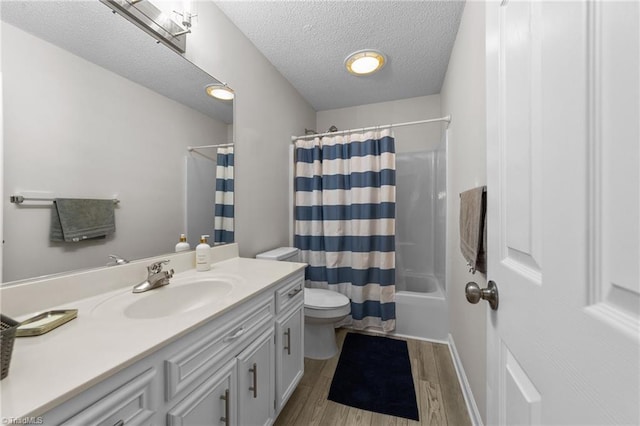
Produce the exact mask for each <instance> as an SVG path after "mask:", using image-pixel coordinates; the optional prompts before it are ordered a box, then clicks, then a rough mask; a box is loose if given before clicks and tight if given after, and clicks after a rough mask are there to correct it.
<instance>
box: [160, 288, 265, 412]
mask: <svg viewBox="0 0 640 426" xmlns="http://www.w3.org/2000/svg"><path fill="white" fill-rule="evenodd" d="M272 319H273V303H272V301H271V299H267V300H264V301H263V302H262V303H260V304H259V305H257V306H256V307H254V308H253V309H250V310H248V311H246V312H239V313H238V314H237V315H234V316H231V317H229V316H223V317H221V318H220V320H218V321H215V323H214V324H212V325H209V326H205V328H206V330H205V331H206V332H207V333H205V334H204V335H203V336H204V337H202V338H201V339H197V340H195V341H193V342H192V343H191V345H190V346H189V347H187V348H183V349H182V350H181V351H180V352H179V353H177V354H176V355H175V356H173V357H171V358H168V359H167V360H166V361H165V372H166V375H167V383H166V398H167V401H169V400H171V398H173V397H175V396H176V395H177V394H178V393H179V392H181V391H182V390H183V389H184V388H186V387H187V386H189V385H190V384H191V383H193V382H194V381H196V380H198V379H202V378H204V377H206V376H208V375H209V372H211V371H213V370H215V369H216V366H217V364H218V363H219V362H222V361H225V360H226V359H225V357H229V356H230V355H229V352H230V350H231V349H232V347H235V346H236V344H237V343H238V342H241V341H243V340H244V336H248V335H250V334H251V333H253V332H254V331H256V330H258V329H259V328H260V327H261V326H263V325H264V324H269V323H271V321H272Z"/></svg>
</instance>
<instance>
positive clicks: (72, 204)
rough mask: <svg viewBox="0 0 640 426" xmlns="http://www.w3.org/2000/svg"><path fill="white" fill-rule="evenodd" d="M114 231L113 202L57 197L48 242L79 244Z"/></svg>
mask: <svg viewBox="0 0 640 426" xmlns="http://www.w3.org/2000/svg"><path fill="white" fill-rule="evenodd" d="M114 232H116V221H115V212H114V204H113V200H89V199H78V198H56V199H55V200H54V201H53V206H52V207H51V229H50V232H49V240H51V241H64V242H79V241H83V240H89V239H96V238H104V237H106V236H107V235H110V234H113V233H114Z"/></svg>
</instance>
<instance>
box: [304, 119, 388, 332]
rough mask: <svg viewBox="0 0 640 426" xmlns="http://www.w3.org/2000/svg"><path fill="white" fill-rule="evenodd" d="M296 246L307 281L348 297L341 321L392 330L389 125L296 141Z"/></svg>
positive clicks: (362, 327) (309, 284)
mask: <svg viewBox="0 0 640 426" xmlns="http://www.w3.org/2000/svg"><path fill="white" fill-rule="evenodd" d="M295 148H296V149H295V151H296V177H295V203H296V205H295V246H296V247H297V248H299V249H300V250H301V253H302V260H303V261H304V262H306V263H308V264H309V266H308V267H307V269H306V276H305V279H306V283H307V286H308V287H319V288H329V289H331V290H334V291H338V292H340V293H342V294H344V295H346V296H347V297H349V299H351V315H350V316H349V317H348V318H346V319H345V321H343V322H342V323H341V324H342V325H351V326H352V327H354V328H357V329H364V328H367V327H376V328H381V329H382V330H384V331H391V330H393V329H395V317H396V315H395V302H394V298H395V240H394V239H395V200H396V191H395V173H396V172H395V142H394V139H393V137H392V135H391V131H390V130H382V131H371V132H366V133H352V134H350V135H340V136H333V137H324V138H322V139H320V138H315V139H313V140H308V139H307V140H305V139H299V140H297V141H296V142H295Z"/></svg>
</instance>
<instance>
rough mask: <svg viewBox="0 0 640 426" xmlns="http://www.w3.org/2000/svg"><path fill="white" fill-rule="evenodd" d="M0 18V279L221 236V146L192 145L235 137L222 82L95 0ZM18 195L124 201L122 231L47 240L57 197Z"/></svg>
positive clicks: (17, 6)
mask: <svg viewBox="0 0 640 426" xmlns="http://www.w3.org/2000/svg"><path fill="white" fill-rule="evenodd" d="M0 13H1V16H2V37H1V42H2V48H1V52H2V79H3V82H2V86H3V94H2V98H3V111H4V112H3V113H4V126H3V127H4V129H3V131H4V176H3V181H4V198H3V202H2V208H3V213H4V224H3V225H4V248H3V274H4V276H3V277H2V282H4V283H7V282H10V281H15V280H22V279H27V278H33V277H37V276H42V275H49V274H55V273H61V272H66V271H71V270H77V269H84V268H95V267H101V266H106V265H107V264H108V262H109V260H110V259H109V255H110V254H117V255H119V256H121V257H123V258H126V259H129V260H132V259H139V258H145V257H150V256H157V255H161V254H164V253H169V252H172V251H173V249H174V246H175V244H176V243H177V242H178V239H179V236H180V234H181V233H185V234H188V237H189V242H190V243H191V244H192V247H194V245H195V244H197V241H198V237H199V236H200V234H210V235H211V236H212V240H211V241H213V233H214V206H213V205H212V203H213V202H214V199H215V191H216V170H217V169H219V167H217V165H216V160H217V159H218V158H219V156H218V154H219V152H217V150H216V148H205V149H201V150H196V151H189V149H188V148H189V147H193V146H203V145H204V146H209V145H217V144H227V143H230V142H232V141H233V130H232V128H233V126H232V123H233V105H232V102H230V101H226V102H225V101H219V100H216V99H213V98H210V97H208V96H207V95H206V93H205V90H204V88H205V86H207V85H210V84H215V83H219V81H218V80H216V79H215V78H214V77H212V76H210V75H209V74H207V73H205V72H204V71H202V70H200V69H199V68H198V67H196V66H195V65H193V64H192V63H190V62H188V61H187V60H186V59H185V58H183V57H182V56H181V55H179V54H178V53H176V52H174V51H173V50H171V49H169V48H168V47H167V46H164V45H162V44H158V43H156V41H155V40H154V39H153V38H152V37H151V36H150V35H149V34H147V33H145V32H143V31H142V30H140V28H138V27H136V26H135V25H133V24H132V23H131V22H129V21H127V20H126V19H124V18H123V17H122V16H120V15H118V14H114V13H112V11H111V9H110V8H109V7H107V6H106V5H105V4H103V3H101V2H99V1H97V0H95V1H82V2H78V1H71V2H70V1H46V2H44V1H42V2H41V1H38V2H33V1H11V2H3V4H2V9H1V11H0ZM12 195H22V196H24V197H27V198H29V197H31V198H94V199H95V198H97V199H111V198H114V199H117V200H119V203H118V204H117V205H116V208H115V221H116V232H115V234H113V235H110V236H108V237H106V238H105V239H102V240H95V241H93V240H92V241H83V242H79V243H56V242H51V241H49V226H50V214H51V207H52V203H51V202H50V201H48V202H47V201H30V202H29V201H25V202H23V203H22V204H15V203H12V202H10V196H12ZM198 223H200V224H199V225H198ZM212 245H213V244H212ZM88 285H90V284H88Z"/></svg>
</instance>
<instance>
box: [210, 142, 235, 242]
mask: <svg viewBox="0 0 640 426" xmlns="http://www.w3.org/2000/svg"><path fill="white" fill-rule="evenodd" d="M216 161H217V167H216V206H215V218H214V222H215V223H214V232H213V242H214V243H218V244H221V243H232V242H233V215H234V211H233V161H234V158H233V148H232V147H230V148H218V155H217V157H216Z"/></svg>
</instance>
